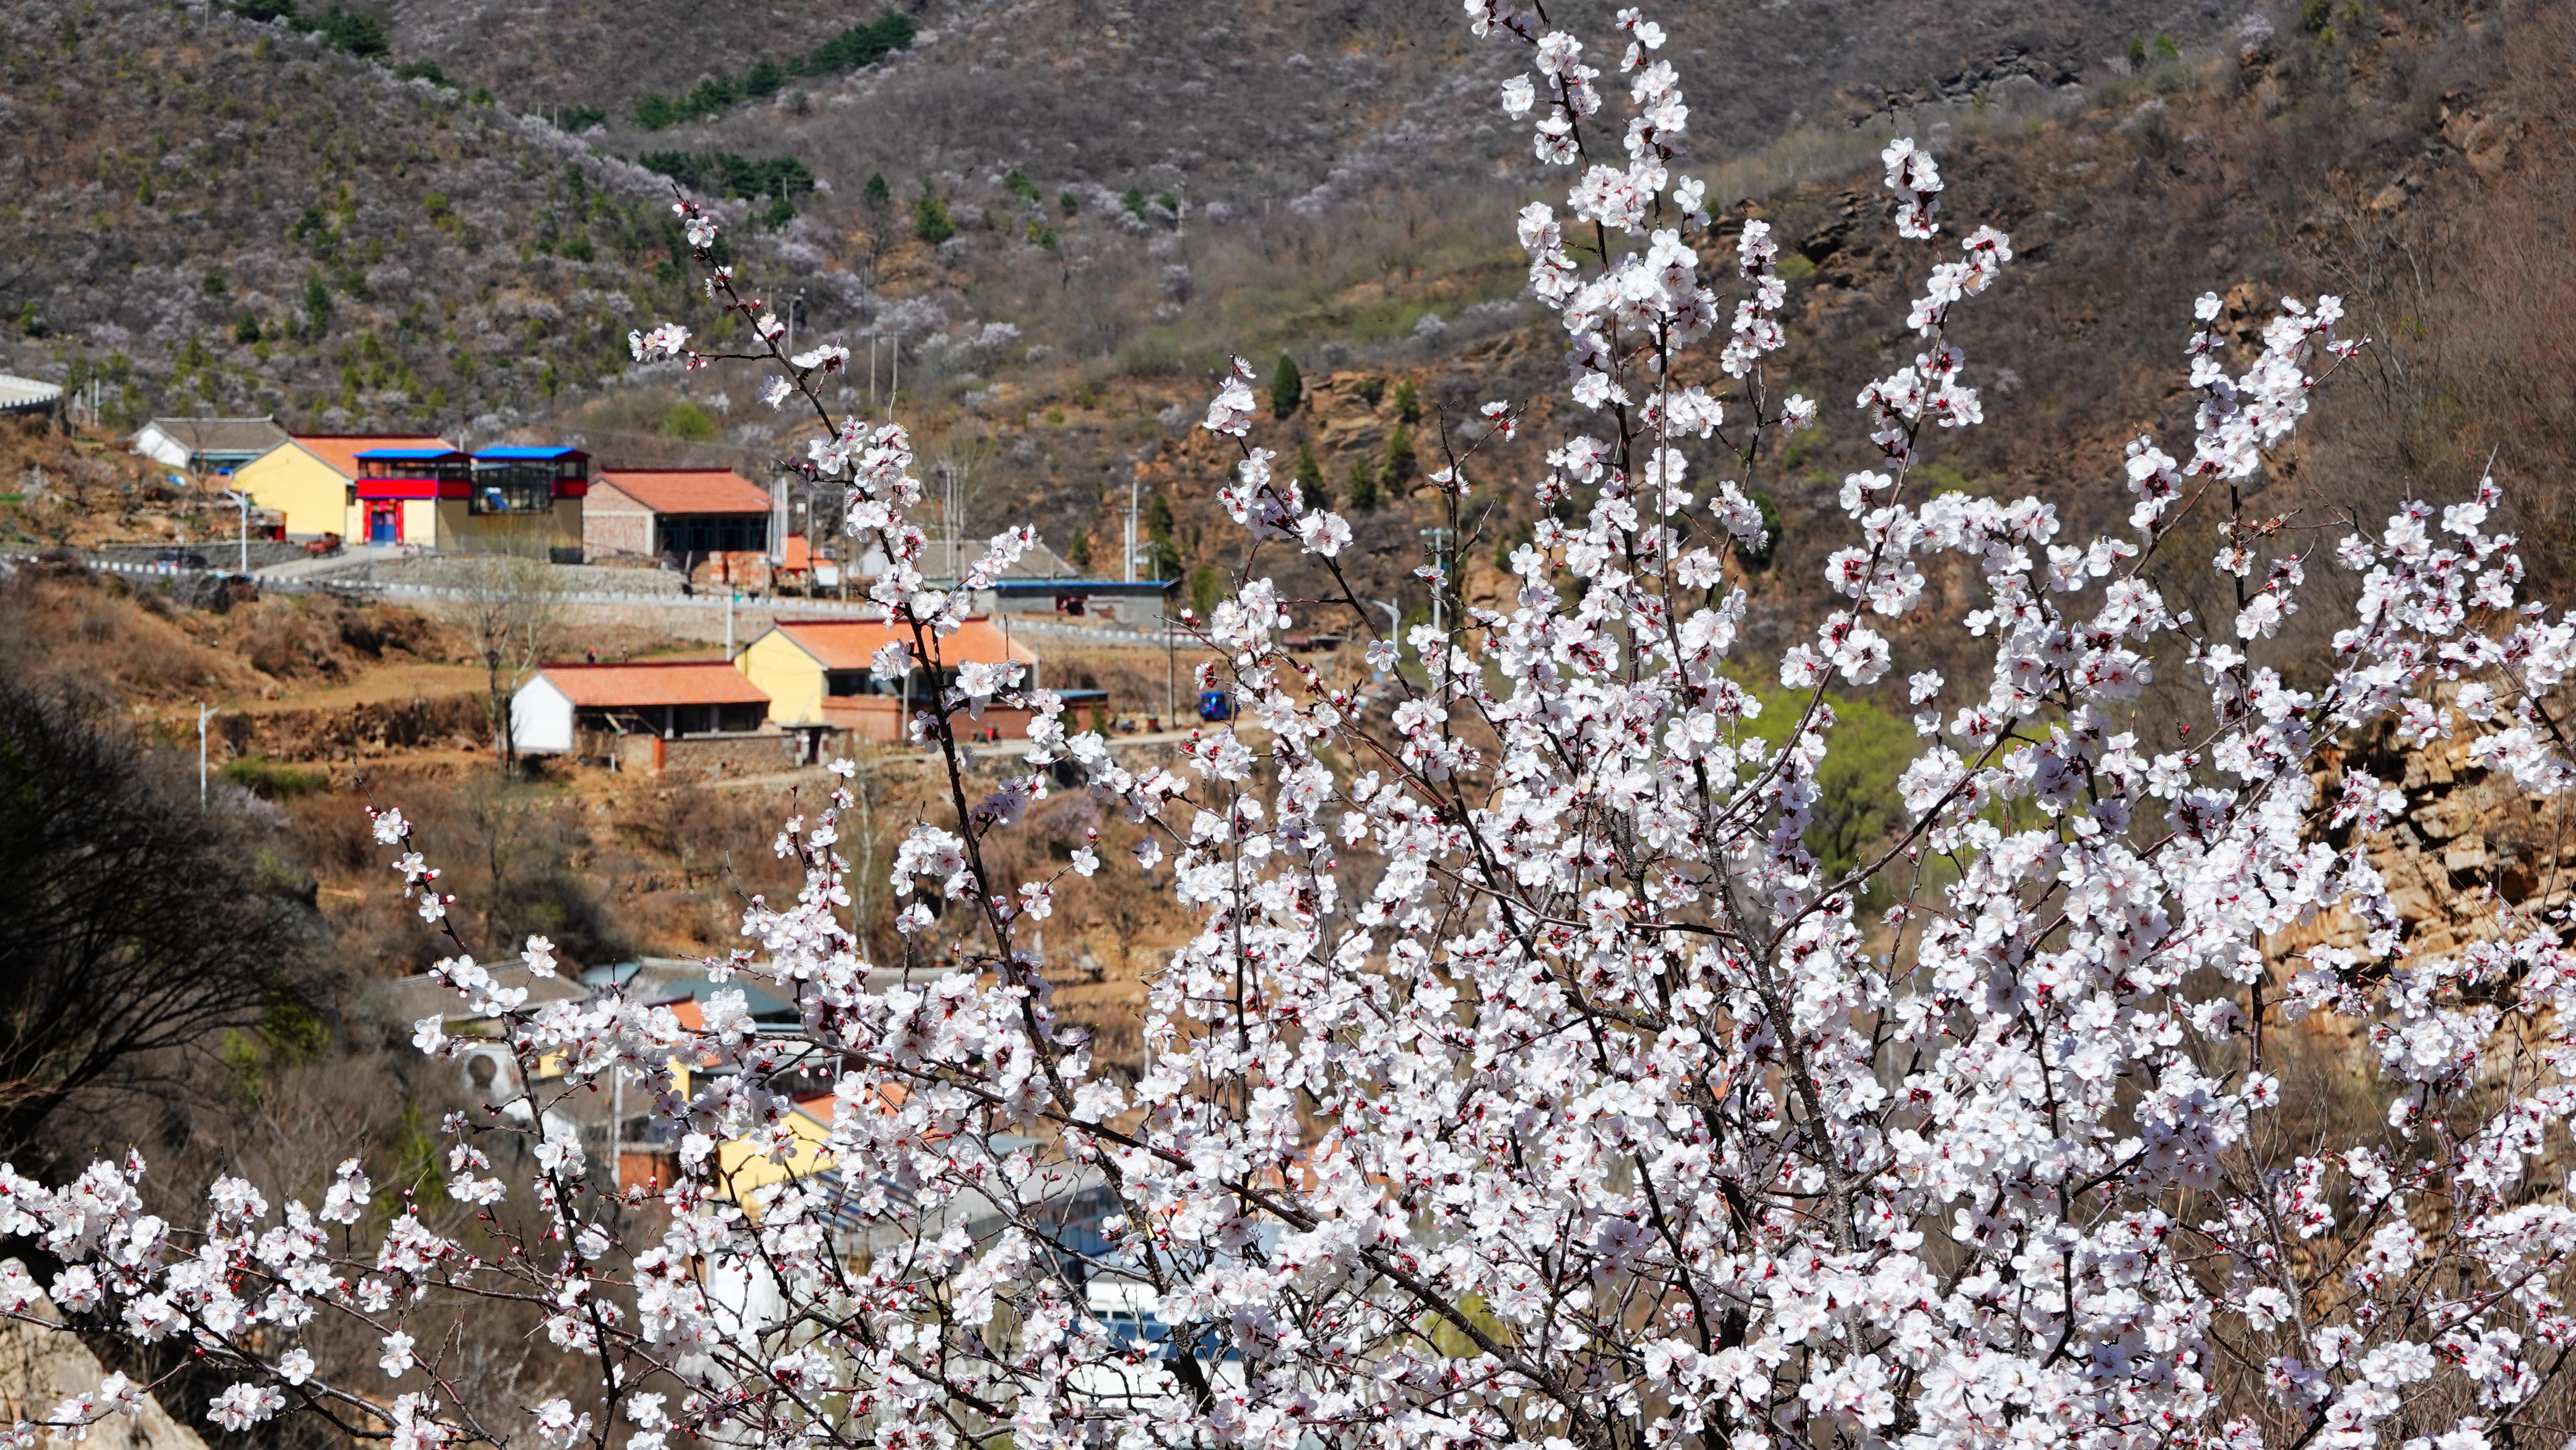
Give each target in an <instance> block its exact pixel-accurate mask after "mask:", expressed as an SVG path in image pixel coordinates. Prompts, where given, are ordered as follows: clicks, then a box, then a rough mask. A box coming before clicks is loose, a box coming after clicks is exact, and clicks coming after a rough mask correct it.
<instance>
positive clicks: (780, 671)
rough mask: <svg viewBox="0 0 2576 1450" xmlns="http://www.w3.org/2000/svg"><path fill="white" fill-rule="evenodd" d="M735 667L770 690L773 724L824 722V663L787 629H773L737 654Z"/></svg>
mask: <svg viewBox="0 0 2576 1450" xmlns="http://www.w3.org/2000/svg"><path fill="white" fill-rule="evenodd" d="M733 667H734V668H735V669H738V670H740V671H742V673H743V677H744V678H745V679H748V680H750V681H751V682H752V683H753V684H755V685H758V686H760V687H761V688H762V689H764V690H767V691H768V692H769V723H770V724H772V725H820V724H822V723H823V666H822V664H821V663H820V662H819V661H817V660H816V659H815V658H814V657H813V656H812V655H809V654H807V653H806V652H805V651H804V650H803V649H801V648H799V647H798V646H797V644H796V642H795V641H794V640H791V639H789V638H788V637H787V633H786V631H784V630H777V629H773V630H771V631H770V632H769V633H767V634H764V635H762V636H761V637H760V638H758V639H756V640H753V641H752V642H751V647H750V648H749V649H746V650H744V651H743V652H742V653H741V654H738V655H736V656H734V661H733Z"/></svg>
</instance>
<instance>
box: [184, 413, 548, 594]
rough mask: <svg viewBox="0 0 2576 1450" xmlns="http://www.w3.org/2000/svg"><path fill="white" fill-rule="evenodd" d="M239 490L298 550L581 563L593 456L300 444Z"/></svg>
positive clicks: (369, 438)
mask: <svg viewBox="0 0 2576 1450" xmlns="http://www.w3.org/2000/svg"><path fill="white" fill-rule="evenodd" d="M233 486H234V487H236V488H238V489H240V490H241V491H242V492H244V493H246V494H248V495H250V498H251V501H252V502H254V503H256V504H259V505H261V506H263V507H266V508H271V509H276V510H278V511H280V512H281V513H283V514H284V515H285V516H286V532H287V535H288V537H290V538H319V537H321V536H322V535H324V534H338V535H340V536H341V537H343V538H349V539H356V540H360V541H363V542H365V543H370V544H416V545H418V546H420V547H422V548H425V549H437V550H442V551H446V552H450V553H463V554H524V555H528V556H530V557H535V558H545V559H552V560H554V561H555V562H557V563H565V564H577V563H579V562H581V527H582V501H583V496H584V495H585V494H587V493H588V492H589V491H590V455H589V454H587V453H584V452H582V451H581V450H580V449H578V448H563V447H551V446H537V447H524V446H516V445H502V446H495V447H491V448H485V449H482V450H480V451H478V452H475V453H470V454H469V453H467V452H465V451H464V450H462V449H459V448H458V447H456V446H455V445H454V444H452V443H449V442H448V441H447V440H446V439H444V438H433V437H426V436H373V435H351V434H310V433H299V434H295V435H292V436H290V437H288V438H287V440H286V441H285V442H283V443H281V444H279V445H278V446H277V447H275V448H272V449H270V450H269V451H268V452H267V453H264V454H262V455H260V456H259V457H258V458H256V459H254V460H252V461H251V462H249V463H246V464H243V465H241V466H240V467H239V468H237V469H235V470H234V473H233Z"/></svg>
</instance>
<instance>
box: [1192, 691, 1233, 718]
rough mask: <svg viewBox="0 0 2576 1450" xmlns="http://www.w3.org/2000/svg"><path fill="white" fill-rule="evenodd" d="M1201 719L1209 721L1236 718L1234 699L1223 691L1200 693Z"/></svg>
mask: <svg viewBox="0 0 2576 1450" xmlns="http://www.w3.org/2000/svg"><path fill="white" fill-rule="evenodd" d="M1199 718H1200V719H1202V720H1208V721H1222V720H1231V719H1233V718H1234V697H1233V696H1232V695H1229V694H1227V693H1226V692H1225V691H1223V690H1202V691H1200V692H1199Z"/></svg>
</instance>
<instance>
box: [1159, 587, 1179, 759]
mask: <svg viewBox="0 0 2576 1450" xmlns="http://www.w3.org/2000/svg"><path fill="white" fill-rule="evenodd" d="M1179 659H1180V651H1179V646H1178V641H1177V640H1176V639H1175V637H1174V636H1173V634H1172V602H1171V601H1170V600H1168V599H1166V600H1164V601H1163V728H1164V729H1166V730H1178V729H1179V728H1181V696H1180V691H1179V688H1178V686H1177V685H1175V684H1174V682H1173V676H1174V675H1175V673H1177V661H1178V660H1179Z"/></svg>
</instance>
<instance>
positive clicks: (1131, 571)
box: [1127, 473, 1136, 584]
mask: <svg viewBox="0 0 2576 1450" xmlns="http://www.w3.org/2000/svg"><path fill="white" fill-rule="evenodd" d="M1127 582H1128V583H1130V584H1133V583H1135V582H1136V475H1134V474H1132V473H1131V474H1129V475H1127Z"/></svg>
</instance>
